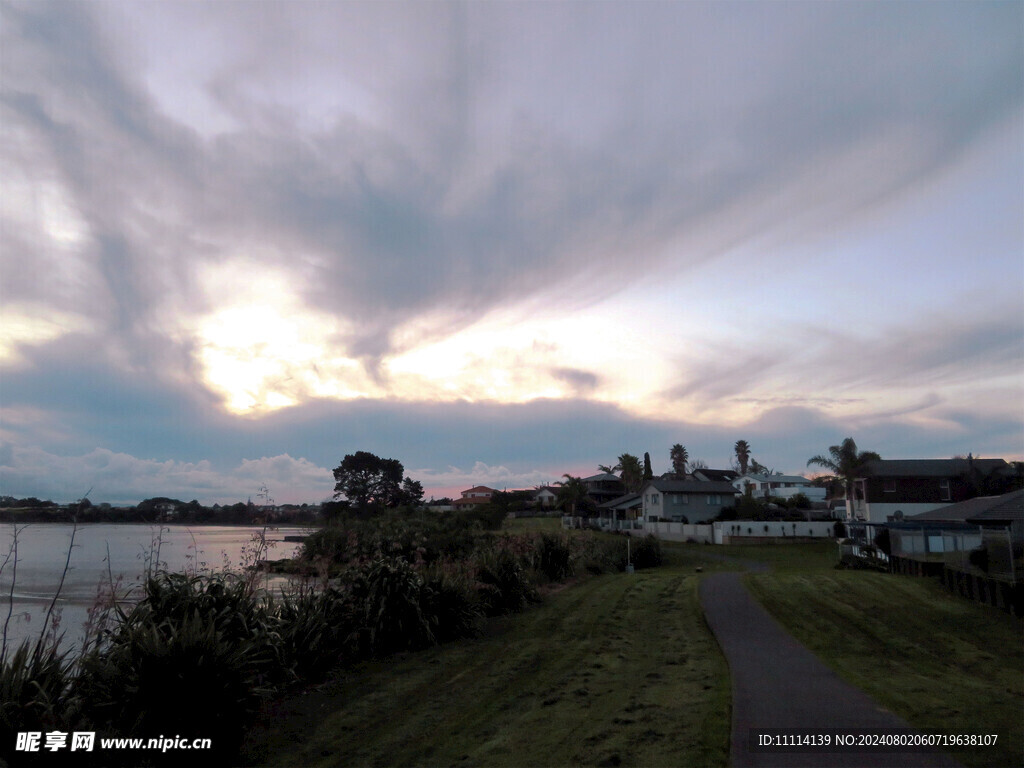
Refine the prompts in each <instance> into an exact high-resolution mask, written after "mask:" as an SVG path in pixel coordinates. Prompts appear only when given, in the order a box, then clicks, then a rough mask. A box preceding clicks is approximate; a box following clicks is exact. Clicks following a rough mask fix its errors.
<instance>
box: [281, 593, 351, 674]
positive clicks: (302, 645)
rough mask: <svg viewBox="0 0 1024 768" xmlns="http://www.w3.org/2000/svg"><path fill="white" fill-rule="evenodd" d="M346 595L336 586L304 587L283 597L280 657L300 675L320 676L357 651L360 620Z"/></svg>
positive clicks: (293, 672) (293, 671) (292, 670)
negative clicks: (320, 588)
mask: <svg viewBox="0 0 1024 768" xmlns="http://www.w3.org/2000/svg"><path fill="white" fill-rule="evenodd" d="M346 598H347V595H344V594H343V593H341V592H339V591H338V590H336V589H324V590H315V589H301V590H299V591H298V592H295V593H292V594H288V593H286V594H285V595H284V596H283V597H282V598H281V604H280V607H279V609H278V617H279V619H280V643H281V658H282V661H283V663H284V664H285V666H286V667H287V668H288V669H289V670H290V671H291V672H292V674H293V675H294V676H295V677H297V678H298V679H300V680H307V679H317V678H320V677H322V676H323V675H324V674H325V673H326V672H327V671H329V670H330V669H331V668H332V667H334V666H336V665H337V664H338V663H339V662H341V661H343V660H344V658H345V657H346V656H347V655H348V656H354V655H355V654H356V653H357V648H356V642H357V641H356V632H357V630H358V626H359V624H358V619H357V614H356V610H355V607H354V606H353V605H352V602H351V600H350V599H346Z"/></svg>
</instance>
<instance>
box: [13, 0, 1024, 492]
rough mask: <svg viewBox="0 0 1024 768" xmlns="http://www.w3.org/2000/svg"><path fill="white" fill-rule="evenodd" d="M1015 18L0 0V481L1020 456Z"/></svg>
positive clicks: (791, 466)
mask: <svg viewBox="0 0 1024 768" xmlns="http://www.w3.org/2000/svg"><path fill="white" fill-rule="evenodd" d="M1022 30H1024V4H1021V3H1018V2H997V3H986V2H952V3H944V2H929V3H916V2H915V3H899V2H886V3H875V2H871V3H853V2H835V3H817V2H807V3H803V2H784V3H783V2H770V1H767V0H766V1H765V2H746V3H730V2H720V3H702V2H660V3H655V2H651V3H638V2H614V1H612V2H601V3H596V2H595V3H585V2H565V3H562V2H551V3H516V2H507V3H501V2H497V3H453V2H437V3H408V4H407V3H398V2H394V3H369V2H287V3H285V2H274V1H273V0H263V1H261V2H224V3H195V2H161V1H160V0H155V1H154V2H147V3H132V2H124V3H122V2H103V1H102V0H100V1H99V2H90V3H84V2H71V3H48V2H37V1H35V0H33V1H32V2H11V3H8V2H3V3H2V4H0V37H2V39H0V110H2V112H0V313H2V314H0V494H4V495H14V496H19V497H21V496H30V495H32V496H38V497H40V498H52V499H53V500H55V501H70V500H74V499H77V498H80V497H81V496H82V495H83V494H85V493H86V492H87V491H88V492H89V497H90V499H92V500H93V501H94V502H98V501H109V502H115V503H117V502H120V503H130V502H136V501H139V500H141V499H143V498H146V497H151V496H158V495H160V496H171V497H174V498H180V499H184V500H189V499H193V498H196V499H198V500H200V501H201V502H203V503H209V504H212V503H215V502H221V503H230V502H234V501H237V500H239V499H245V498H247V497H250V496H255V494H256V493H257V492H258V490H259V488H260V487H261V486H263V485H265V486H266V487H267V488H268V489H269V492H270V494H271V496H272V497H273V498H274V499H275V500H276V501H278V502H279V503H302V502H316V501H321V500H323V499H326V498H329V497H330V496H331V494H332V492H333V485H334V481H333V478H332V475H331V469H332V468H333V467H336V466H337V465H338V464H339V463H340V461H341V459H342V458H343V457H344V456H345V455H346V454H349V453H354V452H355V451H358V450H365V451H370V452H372V453H376V454H377V455H380V456H383V457H388V458H397V459H399V460H400V461H401V462H402V463H403V464H404V466H405V469H406V472H407V474H409V475H410V476H412V477H413V478H414V479H417V480H419V481H420V482H422V483H423V485H424V487H425V488H426V491H427V496H428V497H429V496H435V497H440V496H443V495H452V494H457V493H458V491H459V490H461V489H464V488H469V487H470V486H473V485H479V484H484V485H489V486H491V487H495V488H524V487H533V486H536V485H540V484H544V483H550V482H552V481H555V480H558V479H559V478H561V477H562V475H563V474H565V473H569V474H573V475H584V476H585V475H588V474H592V473H594V472H596V471H597V465H598V464H599V463H600V464H613V463H614V462H615V459H616V457H617V456H618V455H620V454H621V453H625V452H629V453H633V454H636V455H640V456H642V455H643V453H644V452H650V455H651V459H652V462H653V467H654V471H655V472H656V473H660V472H666V471H668V470H669V450H670V447H671V446H672V445H673V444H675V443H681V444H683V445H684V446H686V447H687V449H688V452H689V455H690V457H691V458H692V459H696V458H699V459H702V460H703V461H705V462H706V463H707V464H708V465H709V466H712V467H722V468H725V467H728V466H729V464H730V461H731V460H732V459H733V446H734V444H735V442H736V441H737V440H740V439H744V440H746V441H747V442H748V443H749V444H750V446H751V450H752V454H753V456H754V458H756V459H757V460H758V461H759V462H760V463H762V464H764V465H765V466H767V467H769V468H772V469H775V470H777V471H783V472H786V473H802V474H808V471H809V470H808V469H807V467H806V463H807V459H808V458H810V457H811V456H814V455H816V454H821V453H826V452H827V450H828V447H829V446H831V445H835V444H837V443H839V442H840V441H841V440H842V439H843V438H845V437H854V439H855V440H856V441H857V444H858V445H859V446H860V448H861V449H864V450H873V451H876V452H878V453H879V454H881V455H882V456H883V458H930V457H936V458H948V457H951V456H954V455H966V454H967V453H968V452H971V453H973V455H975V456H982V457H1003V458H1006V459H1008V460H1009V459H1021V458H1024V216H1022V211H1024V32H1022Z"/></svg>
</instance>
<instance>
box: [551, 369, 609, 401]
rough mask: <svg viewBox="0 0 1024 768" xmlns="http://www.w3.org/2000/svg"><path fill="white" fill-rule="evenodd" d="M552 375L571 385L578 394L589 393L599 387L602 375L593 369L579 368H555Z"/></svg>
mask: <svg viewBox="0 0 1024 768" xmlns="http://www.w3.org/2000/svg"><path fill="white" fill-rule="evenodd" d="M551 375H552V376H554V377H555V378H556V379H558V380H559V381H564V382H565V383H566V384H568V385H569V386H571V387H572V388H573V390H574V391H575V393H576V394H577V395H587V394H589V393H590V392H593V391H594V389H596V388H597V385H598V384H599V383H600V382H601V377H600V376H598V375H597V374H596V373H593V372H591V371H581V370H580V369H578V368H555V369H554V370H552V371H551Z"/></svg>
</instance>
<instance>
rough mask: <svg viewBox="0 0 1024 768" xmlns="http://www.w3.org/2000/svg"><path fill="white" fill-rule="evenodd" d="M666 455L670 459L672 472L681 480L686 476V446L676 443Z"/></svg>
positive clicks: (687, 458)
mask: <svg viewBox="0 0 1024 768" xmlns="http://www.w3.org/2000/svg"><path fill="white" fill-rule="evenodd" d="M668 455H669V459H670V460H671V461H672V472H673V474H675V476H676V479H677V480H682V479H683V478H685V477H686V462H688V461H689V460H690V454H689V453H687V451H686V448H684V447H683V446H681V445H680V444H679V443H676V444H675V445H673V446H672V450H670V451H669V454H668Z"/></svg>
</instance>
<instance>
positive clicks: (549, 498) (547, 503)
mask: <svg viewBox="0 0 1024 768" xmlns="http://www.w3.org/2000/svg"><path fill="white" fill-rule="evenodd" d="M557 500H558V493H557V492H556V491H555V489H554V488H551V487H550V486H547V485H545V486H541V487H540V488H539V489H537V491H536V493H534V494H533V503H534V504H536V505H537V506H538V507H543V508H545V509H547V508H550V507H553V506H555V502H556V501H557Z"/></svg>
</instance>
